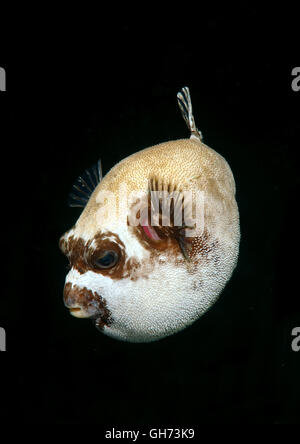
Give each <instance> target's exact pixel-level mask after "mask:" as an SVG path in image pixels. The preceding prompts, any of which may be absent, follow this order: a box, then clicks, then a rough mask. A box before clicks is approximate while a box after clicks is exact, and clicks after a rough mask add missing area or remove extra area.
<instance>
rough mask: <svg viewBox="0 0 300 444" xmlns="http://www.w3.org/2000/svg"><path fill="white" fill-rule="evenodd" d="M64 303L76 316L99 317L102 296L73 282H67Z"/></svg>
mask: <svg viewBox="0 0 300 444" xmlns="http://www.w3.org/2000/svg"><path fill="white" fill-rule="evenodd" d="M64 304H65V306H66V307H67V308H68V309H69V310H70V313H71V315H72V316H75V317H76V318H92V317H97V316H98V315H99V313H100V312H101V297H100V296H99V295H98V294H97V293H95V292H93V291H91V290H88V289H87V288H85V287H82V288H81V287H78V286H77V285H74V284H72V283H71V282H68V283H66V284H65V287H64Z"/></svg>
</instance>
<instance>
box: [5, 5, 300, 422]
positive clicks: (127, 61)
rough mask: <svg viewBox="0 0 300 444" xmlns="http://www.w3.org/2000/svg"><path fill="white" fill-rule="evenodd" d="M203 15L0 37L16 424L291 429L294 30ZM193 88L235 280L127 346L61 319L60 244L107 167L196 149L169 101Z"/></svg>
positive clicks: (295, 406)
mask: <svg viewBox="0 0 300 444" xmlns="http://www.w3.org/2000/svg"><path fill="white" fill-rule="evenodd" d="M211 6H212V7H211V10H210V11H209V12H207V13H206V12H205V14H204V12H203V11H202V10H201V8H200V9H199V12H196V11H193V10H182V11H179V10H178V11H177V10H175V11H172V12H173V13H174V12H175V14H174V16H171V15H170V16H168V15H167V16H162V14H161V11H159V10H157V11H152V12H154V14H153V18H152V19H151V20H149V21H147V22H146V20H145V17H146V16H147V17H148V12H149V11H146V10H145V11H141V10H136V11H134V12H132V17H131V18H128V16H127V15H128V14H127V15H125V14H124V16H123V17H122V13H123V12H121V11H118V16H116V14H113V11H110V13H108V12H105V13H104V12H102V13H101V12H99V11H98V15H96V16H95V14H96V11H92V10H91V11H88V12H86V14H85V15H83V16H82V17H81V18H79V19H77V20H76V21H73V20H72V18H70V17H69V19H68V20H67V19H66V18H65V21H64V20H62V22H60V21H59V19H57V22H56V21H55V22H51V21H50V22H49V23H47V24H46V22H44V21H43V20H42V19H41V20H40V21H39V23H38V24H37V23H35V27H34V28H32V29H30V26H28V28H27V29H26V32H23V34H22V33H20V34H19V37H18V39H15V40H13V41H12V39H11V34H9V33H8V34H7V35H6V40H7V41H9V40H11V41H10V43H11V48H10V50H9V51H8V49H7V52H6V48H5V47H4V48H3V53H1V57H2V58H1V59H0V62H1V63H0V66H3V67H5V69H6V72H7V91H6V92H5V93H0V94H1V95H0V103H1V121H2V125H1V135H2V136H6V138H4V137H3V144H2V155H3V157H2V162H1V165H2V171H1V174H2V197H3V212H2V222H3V225H4V228H3V230H2V239H3V250H2V259H5V260H4V262H5V268H3V278H2V285H1V287H2V291H1V296H0V326H2V327H5V328H6V331H7V352H6V353H5V354H4V353H1V362H0V363H1V368H0V372H1V378H2V383H1V385H2V389H1V390H2V394H3V396H4V393H5V400H6V401H5V403H4V402H2V406H1V407H2V408H3V413H4V414H6V415H5V416H6V417H7V418H8V419H14V420H16V418H18V419H19V420H20V421H21V422H25V423H43V424H52V423H72V424H73V423H78V424H86V423H93V424H97V425H98V427H100V426H101V427H102V428H103V430H105V429H107V428H109V427H111V426H115V427H119V428H124V427H127V428H128V426H129V425H132V426H134V427H136V428H141V427H146V426H148V425H153V426H156V427H158V426H164V427H166V426H167V425H180V426H186V425H189V426H191V427H195V428H197V427H199V425H201V424H206V423H209V424H223V423H224V424H225V423H233V424H234V423H241V424H254V423H271V424H274V423H299V418H300V402H299V397H300V387H299V370H300V352H298V353H296V352H293V351H292V349H291V341H292V336H291V331H292V329H293V328H294V327H297V326H298V327H299V326H300V298H299V292H298V291H297V290H296V288H297V285H296V282H297V280H298V256H297V251H299V250H298V245H299V244H298V240H297V237H298V234H297V229H298V214H297V205H298V191H299V187H298V186H299V174H298V162H299V155H298V152H299V134H300V119H299V104H300V91H299V92H295V91H293V90H292V88H291V82H292V76H291V71H292V69H293V68H294V67H295V66H300V62H299V50H298V49H297V48H296V43H297V41H296V39H295V35H296V32H294V31H296V28H295V27H294V25H293V17H294V15H295V14H294V11H293V9H292V8H291V10H289V9H288V8H286V10H285V11H284V14H283V12H282V11H280V10H278V11H276V12H277V14H275V11H274V6H273V9H272V11H271V13H270V10H266V11H262V10H261V9H260V8H259V7H256V6H252V4H251V5H250V3H249V4H246V3H245V4H244V5H243V6H239V7H232V8H229V7H228V5H226V8H225V7H224V8H223V9H220V8H219V7H217V6H216V5H214V4H212V5H211ZM186 7H187V6H186ZM200 11H202V12H203V14H201V12H200ZM79 12H80V11H79ZM134 13H135V14H137V15H134ZM129 15H130V14H129ZM43 18H44V16H43ZM56 18H57V17H56ZM148 18H149V17H148ZM93 19H94V20H93ZM58 22H59V23H58ZM185 85H187V86H189V88H190V91H191V95H192V101H193V108H194V116H195V120H196V124H197V126H198V128H199V129H201V131H202V133H203V135H204V142H205V143H206V144H208V145H209V146H211V147H212V148H214V149H215V150H216V151H218V152H219V153H220V154H222V155H223V156H224V157H225V158H226V159H227V161H228V162H229V164H230V166H231V168H232V171H233V173H234V176H235V180H236V185H237V202H238V205H239V209H240V218H241V233H242V238H241V244H240V258H239V262H238V266H237V268H236V270H235V272H234V274H233V277H232V279H231V280H230V282H229V283H228V285H227V286H226V288H225V290H224V291H223V293H222V295H221V297H220V299H219V300H218V302H217V303H216V304H215V305H214V306H213V307H212V308H211V309H210V310H209V311H208V312H207V313H206V314H205V315H204V316H203V317H202V318H201V319H200V320H199V321H197V322H196V323H195V324H194V325H193V326H191V327H189V328H187V329H186V330H185V331H183V332H181V333H179V334H177V335H174V336H172V337H169V338H166V339H164V340H161V341H158V342H154V343H150V344H130V343H124V342H118V341H115V340H113V339H110V338H108V337H105V336H104V335H101V334H100V333H99V332H97V331H96V329H94V327H93V325H92V324H91V323H90V322H89V321H86V320H78V319H75V318H72V317H71V316H70V315H69V313H68V311H67V310H66V309H65V308H64V306H63V301H62V290H63V285H64V278H65V275H66V272H67V270H66V265H67V261H66V259H65V258H64V257H63V255H62V254H61V253H60V251H59V249H58V239H59V237H60V236H61V234H62V233H63V232H64V231H66V230H67V229H69V228H70V227H71V226H72V225H73V224H74V223H75V221H76V219H77V218H78V216H79V214H80V211H78V210H77V209H71V208H68V207H67V204H66V203H67V196H68V193H69V191H70V189H71V186H72V183H73V182H74V181H75V179H76V178H77V177H78V175H80V174H81V173H82V172H83V171H84V170H85V169H86V168H88V167H89V166H91V165H92V164H94V163H95V162H96V161H97V160H98V158H99V157H100V158H101V160H102V165H103V170H104V173H106V172H107V171H108V170H109V169H110V168H111V167H112V166H113V165H114V164H115V163H116V162H117V161H119V160H121V159H122V158H124V157H125V156H127V155H129V154H131V153H133V152H135V151H137V150H139V149H142V148H145V147H147V146H151V145H154V144H156V143H160V142H163V141H166V140H172V139H177V138H184V137H188V131H187V128H186V127H185V123H184V121H183V119H182V117H181V114H180V112H179V109H178V107H177V102H176V93H177V92H178V91H179V90H180V89H181V88H182V87H183V86H185ZM4 139H5V143H4ZM4 153H5V156H4ZM3 382H4V383H3ZM2 399H4V398H2ZM2 418H4V416H3V415H2Z"/></svg>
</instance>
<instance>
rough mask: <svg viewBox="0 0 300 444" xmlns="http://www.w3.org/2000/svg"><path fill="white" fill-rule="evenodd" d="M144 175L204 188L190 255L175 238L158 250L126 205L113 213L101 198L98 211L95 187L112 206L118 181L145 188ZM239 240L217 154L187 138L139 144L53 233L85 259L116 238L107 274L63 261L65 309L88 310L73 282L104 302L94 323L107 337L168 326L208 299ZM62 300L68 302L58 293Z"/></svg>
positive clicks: (198, 310) (130, 336) (172, 329)
mask: <svg viewBox="0 0 300 444" xmlns="http://www.w3.org/2000/svg"><path fill="white" fill-rule="evenodd" d="M150 178H156V180H157V182H158V183H159V188H160V189H166V187H167V186H171V188H175V187H179V188H180V189H181V190H182V191H184V190H194V191H195V190H201V191H202V192H203V193H204V232H201V233H200V232H199V233H198V234H197V236H196V237H195V238H194V239H193V248H192V252H193V255H192V257H191V261H190V262H188V261H186V260H185V259H184V258H183V255H182V252H181V250H180V248H179V247H178V246H177V243H176V242H175V241H174V242H173V241H172V242H171V241H170V242H169V243H166V244H164V245H165V248H164V249H158V250H157V248H156V247H155V246H154V247H151V245H150V246H149V245H147V244H146V243H144V241H143V239H142V238H141V236H140V232H139V231H138V230H137V229H136V227H132V226H128V221H127V216H128V213H126V214H125V210H124V209H121V208H120V214H118V213H117V212H115V211H114V210H113V208H112V202H111V203H110V201H107V202H106V203H105V205H106V206H105V208H106V213H105V212H104V213H103V211H101V210H103V205H102V204H101V200H100V199H99V196H100V192H103V191H107V192H111V193H113V195H114V196H115V198H116V206H117V208H118V209H119V204H120V205H121V204H122V203H123V202H122V196H120V195H119V190H120V185H121V184H123V183H125V184H126V186H127V192H128V193H130V192H131V191H135V190H143V191H145V192H146V191H147V186H148V183H149V179H150ZM126 211H127V210H126ZM99 236H100V237H99ZM97 239H98V240H97ZM99 239H100V240H99ZM239 240H240V229H239V214H238V208H237V204H236V201H235V183H234V178H233V175H232V173H231V170H230V167H229V166H228V164H227V162H226V161H225V159H224V158H223V157H222V156H221V155H220V154H218V153H217V152H215V151H214V150H212V149H211V148H209V147H208V146H206V145H205V144H203V143H202V142H201V141H200V140H199V141H198V140H196V139H193V138H191V139H180V140H176V141H170V142H166V143H162V144H159V145H156V146H153V147H150V148H147V149H144V150H142V151H139V152H137V153H135V154H133V155H131V156H129V157H127V158H126V159H124V160H122V161H121V162H119V163H118V164H117V165H115V166H114V167H113V168H112V169H111V170H110V171H109V172H108V173H107V175H106V176H105V177H104V178H103V180H102V181H101V182H100V183H99V185H98V186H97V187H96V189H95V190H94V192H93V194H92V195H91V197H90V200H89V202H88V203H87V205H86V207H85V209H84V211H83V212H82V214H81V216H80V217H79V219H78V221H77V223H76V225H75V227H73V228H72V229H71V230H70V231H68V232H67V233H66V234H65V235H64V236H63V237H62V239H61V243H60V245H61V248H62V250H63V251H64V252H65V253H66V254H69V255H70V250H72V248H73V249H78V251H80V254H81V256H84V258H85V259H84V260H85V261H86V263H89V259H88V258H89V257H90V256H91V255H92V254H94V253H93V252H95V251H98V250H99V251H100V250H101V243H105V242H106V243H109V242H111V245H112V247H113V248H114V246H116V245H115V244H118V245H119V246H118V248H120V249H119V250H118V251H119V252H121V253H122V257H123V260H124V261H123V262H122V267H123V268H121V269H120V267H119V269H118V272H116V273H115V275H114V274H113V273H114V272H113V270H112V274H108V272H107V271H106V270H104V271H103V272H101V271H99V270H95V269H94V268H93V267H92V266H91V267H88V266H87V267H86V268H84V272H82V269H80V270H81V271H78V269H79V268H78V266H77V262H76V261H75V262H74V263H73V264H71V265H72V268H71V270H70V272H69V273H68V275H67V278H66V284H69V285H68V289H69V290H70V284H72V285H73V286H74V295H73V298H72V307H73V308H77V311H73V312H72V314H73V315H74V316H77V317H89V316H91V314H90V313H92V312H93V316H94V311H93V310H94V309H93V310H91V312H89V311H88V309H87V308H86V307H84V306H83V304H82V303H81V302H80V301H81V300H82V299H81V300H80V301H79V299H78V302H77V304H76V302H75V303H74V301H76V289H85V290H86V291H87V292H89V293H88V294H92V293H91V292H93V294H95V295H98V296H99V297H100V298H101V301H102V302H103V303H104V304H105V310H108V311H107V313H108V312H109V319H110V322H109V323H108V322H107V323H106V324H105V322H102V323H101V330H102V331H103V332H104V333H105V334H107V335H109V336H111V337H114V338H116V339H120V340H125V341H131V342H149V341H154V340H157V339H161V338H163V337H165V336H168V335H171V334H173V333H176V332H178V331H180V330H182V329H183V328H185V327H186V326H188V325H190V324H191V323H193V322H194V321H195V320H196V319H198V318H199V316H201V315H202V314H203V313H204V312H205V311H206V310H207V309H208V308H209V307H210V306H211V305H212V304H213V303H214V302H215V301H216V299H217V297H218V296H219V294H220V292H221V291H222V289H223V288H224V286H225V284H226V282H227V281H228V280H229V278H230V276H231V274H232V272H233V270H234V268H235V266H236V262H237V258H238V248H239ZM79 244H80V249H79ZM116 247H117V246H116ZM81 298H82V292H81ZM65 303H66V305H67V306H68V301H66V298H65ZM72 307H71V308H72ZM100 311H101V310H100ZM100 311H99V319H101V316H102V315H101V313H100ZM98 324H99V322H98ZM98 326H99V325H98Z"/></svg>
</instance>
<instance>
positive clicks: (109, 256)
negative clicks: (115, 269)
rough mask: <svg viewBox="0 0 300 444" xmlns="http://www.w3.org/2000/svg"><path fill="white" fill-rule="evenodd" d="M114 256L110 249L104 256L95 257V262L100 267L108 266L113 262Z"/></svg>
mask: <svg viewBox="0 0 300 444" xmlns="http://www.w3.org/2000/svg"><path fill="white" fill-rule="evenodd" d="M115 259H116V256H115V253H113V252H112V251H108V252H107V253H105V254H104V256H102V257H100V258H99V259H97V264H98V265H100V266H101V267H109V266H110V265H112V264H113V263H114V262H115Z"/></svg>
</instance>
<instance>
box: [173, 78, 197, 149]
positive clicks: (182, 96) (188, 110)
mask: <svg viewBox="0 0 300 444" xmlns="http://www.w3.org/2000/svg"><path fill="white" fill-rule="evenodd" d="M177 101H178V105H179V108H180V110H181V113H182V117H183V118H184V120H185V123H186V124H187V127H188V128H189V130H190V132H191V139H197V140H200V141H201V140H202V138H203V137H202V133H201V131H199V130H198V129H197V127H196V124H195V120H194V116H193V108H192V101H191V95H190V90H189V88H188V87H187V86H185V87H183V88H182V90H181V91H179V92H178V93H177Z"/></svg>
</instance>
